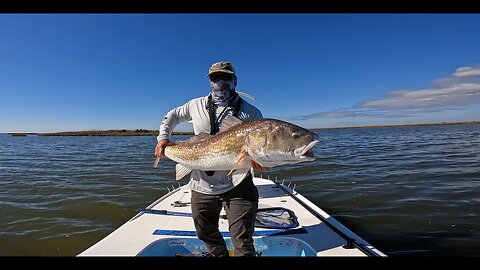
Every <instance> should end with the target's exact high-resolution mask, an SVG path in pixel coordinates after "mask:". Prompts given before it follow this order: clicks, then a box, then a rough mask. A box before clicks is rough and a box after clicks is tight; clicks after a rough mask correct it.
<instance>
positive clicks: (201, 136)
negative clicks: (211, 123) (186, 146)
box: [182, 133, 212, 143]
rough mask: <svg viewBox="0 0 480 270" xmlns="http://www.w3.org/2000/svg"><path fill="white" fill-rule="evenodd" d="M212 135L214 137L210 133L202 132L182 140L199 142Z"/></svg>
mask: <svg viewBox="0 0 480 270" xmlns="http://www.w3.org/2000/svg"><path fill="white" fill-rule="evenodd" d="M210 137H212V135H210V134H208V133H200V134H198V135H194V136H192V137H190V138H188V139H187V140H184V141H182V142H184V143H194V142H199V141H203V140H206V139H208V138H210Z"/></svg>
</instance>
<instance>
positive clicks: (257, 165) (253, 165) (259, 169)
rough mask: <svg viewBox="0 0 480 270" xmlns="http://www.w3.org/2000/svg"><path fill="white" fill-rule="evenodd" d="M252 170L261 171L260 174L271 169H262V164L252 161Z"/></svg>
mask: <svg viewBox="0 0 480 270" xmlns="http://www.w3.org/2000/svg"><path fill="white" fill-rule="evenodd" d="M252 168H253V169H254V170H255V171H259V172H266V171H268V170H270V169H271V168H269V167H262V166H260V164H258V163H256V162H255V161H253V160H252Z"/></svg>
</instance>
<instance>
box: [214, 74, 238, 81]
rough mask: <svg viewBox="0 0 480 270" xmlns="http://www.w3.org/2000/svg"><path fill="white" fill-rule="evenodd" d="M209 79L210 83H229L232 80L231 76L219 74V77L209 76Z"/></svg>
mask: <svg viewBox="0 0 480 270" xmlns="http://www.w3.org/2000/svg"><path fill="white" fill-rule="evenodd" d="M209 78H210V81H211V82H218V81H220V80H224V81H230V80H232V79H233V76H232V75H230V74H221V75H210V76H209Z"/></svg>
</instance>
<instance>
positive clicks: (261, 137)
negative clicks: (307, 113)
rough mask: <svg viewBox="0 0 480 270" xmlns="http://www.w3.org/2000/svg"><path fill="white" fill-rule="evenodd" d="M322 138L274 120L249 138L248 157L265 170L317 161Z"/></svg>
mask: <svg viewBox="0 0 480 270" xmlns="http://www.w3.org/2000/svg"><path fill="white" fill-rule="evenodd" d="M318 142H319V140H318V135H317V134H316V133H313V132H311V131H309V130H307V129H304V128H302V127H300V126H297V125H294V124H291V123H288V122H284V121H280V120H274V119H271V120H269V121H268V123H267V124H266V125H264V127H263V128H261V129H257V130H255V131H254V132H252V133H250V134H249V136H248V143H247V148H248V153H249V155H250V156H251V157H252V159H253V160H254V161H255V162H257V163H258V164H260V165H261V166H264V167H274V166H278V165H283V164H293V163H298V162H304V161H313V160H315V159H316V158H315V155H314V154H313V151H312V150H313V148H314V146H315V145H317V144H318Z"/></svg>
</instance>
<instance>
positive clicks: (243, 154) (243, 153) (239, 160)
mask: <svg viewBox="0 0 480 270" xmlns="http://www.w3.org/2000/svg"><path fill="white" fill-rule="evenodd" d="M246 155H247V153H246V152H242V155H241V156H240V158H239V159H238V160H237V162H235V164H234V165H233V168H232V169H231V170H230V171H229V172H228V173H227V176H230V175H231V174H232V172H233V171H234V170H235V168H237V166H238V164H239V163H240V162H242V160H243V159H244V158H245V156H246Z"/></svg>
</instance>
